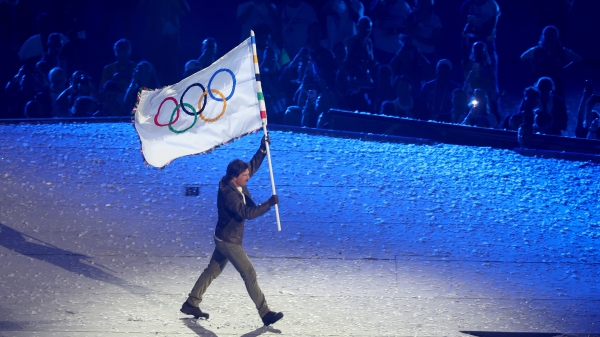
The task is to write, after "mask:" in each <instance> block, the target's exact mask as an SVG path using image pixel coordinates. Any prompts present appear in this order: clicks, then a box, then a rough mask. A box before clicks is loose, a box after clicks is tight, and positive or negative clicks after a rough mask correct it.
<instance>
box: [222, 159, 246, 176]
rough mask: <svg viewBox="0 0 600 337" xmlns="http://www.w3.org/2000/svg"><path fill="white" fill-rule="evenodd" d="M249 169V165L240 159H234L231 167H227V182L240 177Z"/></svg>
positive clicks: (230, 164)
mask: <svg viewBox="0 0 600 337" xmlns="http://www.w3.org/2000/svg"><path fill="white" fill-rule="evenodd" d="M247 169H248V163H246V162H244V161H243V160H240V159H234V160H233V161H232V162H231V163H229V165H227V174H226V175H225V180H226V181H230V180H231V179H233V178H235V177H237V176H239V175H240V174H242V173H243V172H244V171H246V170H247Z"/></svg>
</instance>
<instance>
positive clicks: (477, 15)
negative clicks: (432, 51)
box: [460, 0, 500, 73]
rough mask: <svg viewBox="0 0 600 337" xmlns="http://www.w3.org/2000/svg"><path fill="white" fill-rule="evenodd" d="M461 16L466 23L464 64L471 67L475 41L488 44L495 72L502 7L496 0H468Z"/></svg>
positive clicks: (495, 71)
mask: <svg viewBox="0 0 600 337" xmlns="http://www.w3.org/2000/svg"><path fill="white" fill-rule="evenodd" d="M460 17H461V20H462V23H463V25H464V29H463V32H462V43H461V46H462V65H463V68H465V69H468V70H466V72H467V73H468V71H469V70H470V69H471V67H469V63H470V54H471V50H472V47H473V44H474V43H475V42H482V43H484V44H485V45H486V49H485V50H486V52H487V54H488V57H489V58H490V64H491V65H492V69H493V70H494V73H497V72H498V71H497V70H498V55H497V54H496V26H497V24H498V18H499V17H500V7H499V6H498V4H497V3H496V1H494V0H466V1H465V2H464V3H463V4H462V7H461V9H460Z"/></svg>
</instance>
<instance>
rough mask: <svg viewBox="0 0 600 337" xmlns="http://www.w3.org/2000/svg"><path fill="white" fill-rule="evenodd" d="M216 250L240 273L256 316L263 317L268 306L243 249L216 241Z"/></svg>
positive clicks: (239, 246)
mask: <svg viewBox="0 0 600 337" xmlns="http://www.w3.org/2000/svg"><path fill="white" fill-rule="evenodd" d="M217 249H219V251H221V252H222V253H223V255H225V256H226V257H227V259H228V260H229V261H231V264H232V265H233V266H234V267H235V269H236V270H237V271H238V272H239V273H240V275H241V276H242V279H243V280H244V283H245V284H246V289H247V290H248V295H250V298H251V299H252V301H253V302H254V305H256V310H258V314H259V315H260V317H263V316H265V315H266V314H267V313H268V312H269V311H270V310H269V306H268V305H267V301H266V300H265V295H264V294H263V292H262V290H260V287H259V286H258V282H257V281H256V271H255V270H254V266H253V265H252V262H250V259H249V258H248V255H246V252H245V251H244V248H242V246H241V245H238V244H234V243H229V242H224V241H217Z"/></svg>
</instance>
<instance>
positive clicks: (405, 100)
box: [381, 76, 429, 120]
mask: <svg viewBox="0 0 600 337" xmlns="http://www.w3.org/2000/svg"><path fill="white" fill-rule="evenodd" d="M394 88H395V89H396V99H394V100H393V101H386V102H383V104H382V105H381V114H383V115H391V116H397V117H408V118H412V119H422V120H426V119H428V117H429V116H428V114H427V111H426V110H425V108H424V107H423V105H422V104H421V101H420V100H418V99H417V98H416V97H415V96H414V94H413V90H412V80H411V79H410V78H408V77H407V76H399V77H397V78H396V80H395V83H394Z"/></svg>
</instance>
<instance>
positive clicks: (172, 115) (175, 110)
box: [168, 103, 198, 133]
mask: <svg viewBox="0 0 600 337" xmlns="http://www.w3.org/2000/svg"><path fill="white" fill-rule="evenodd" d="M182 106H185V107H186V108H190V109H192V110H193V111H194V123H192V125H190V126H188V127H187V129H184V130H175V129H173V127H172V126H171V124H172V123H173V117H175V113H176V112H177V109H179V108H180V107H182ZM197 121H198V112H197V111H196V108H194V106H193V105H191V104H189V103H183V104H177V106H175V109H173V113H172V114H171V118H170V119H169V124H168V126H169V130H171V131H173V133H184V132H186V131H187V130H189V129H191V128H192V127H194V125H195V124H196V122H197Z"/></svg>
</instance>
